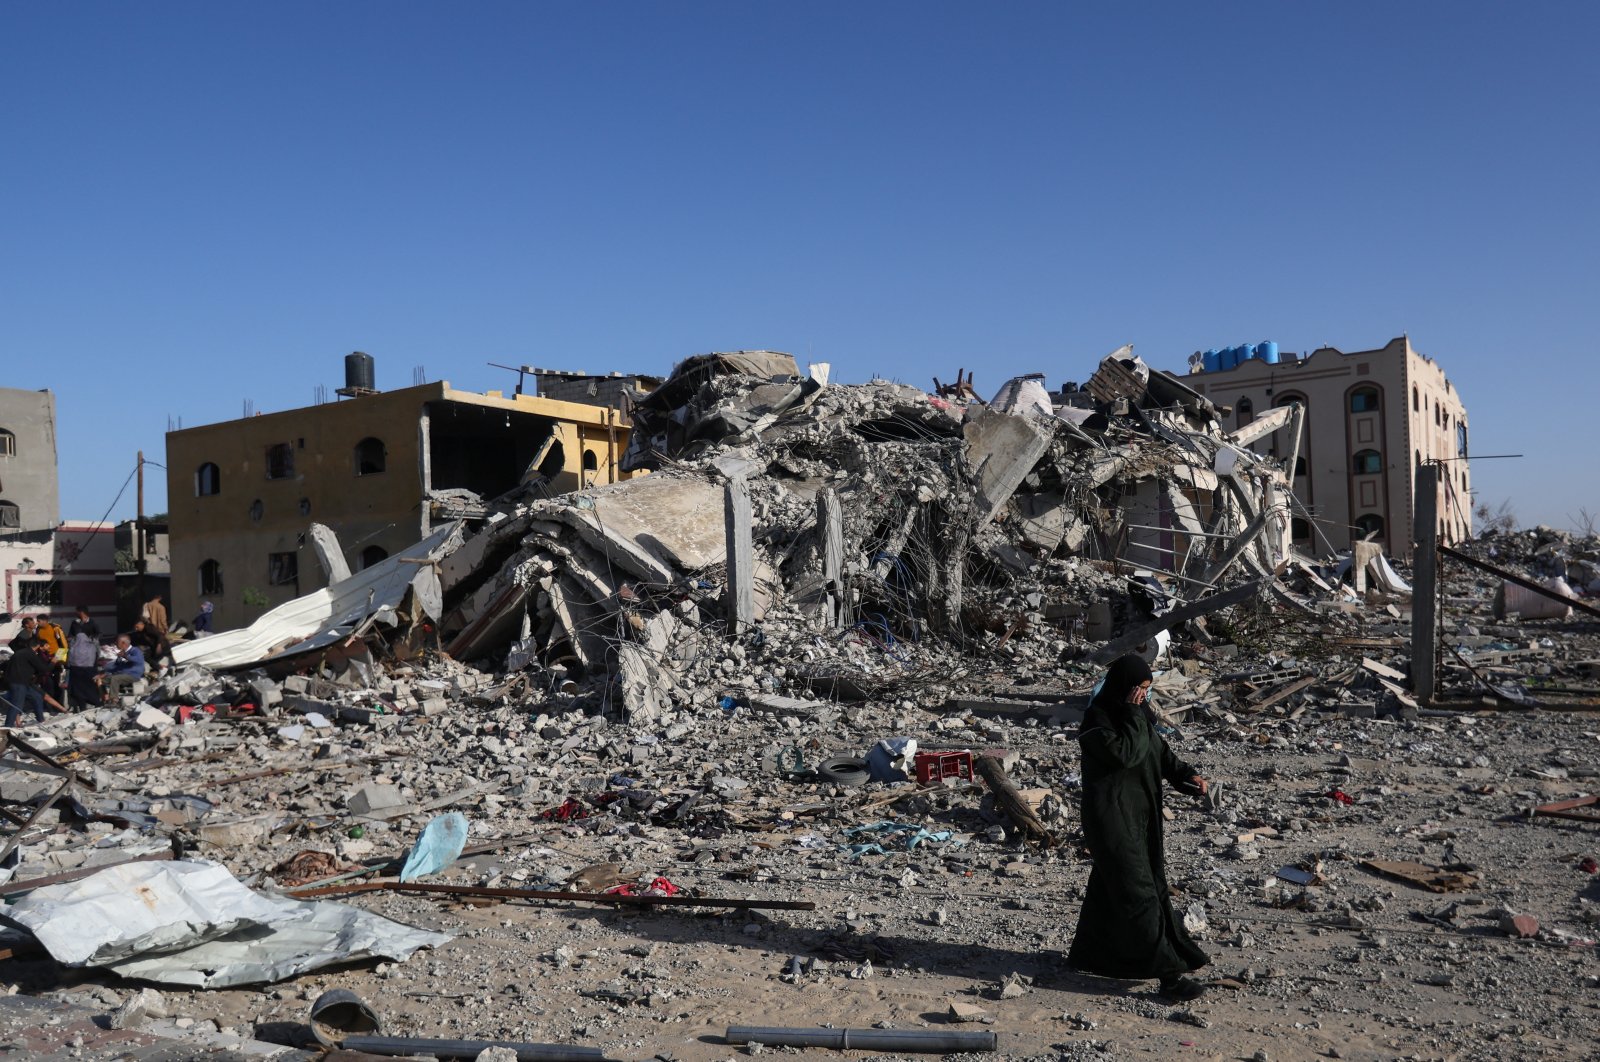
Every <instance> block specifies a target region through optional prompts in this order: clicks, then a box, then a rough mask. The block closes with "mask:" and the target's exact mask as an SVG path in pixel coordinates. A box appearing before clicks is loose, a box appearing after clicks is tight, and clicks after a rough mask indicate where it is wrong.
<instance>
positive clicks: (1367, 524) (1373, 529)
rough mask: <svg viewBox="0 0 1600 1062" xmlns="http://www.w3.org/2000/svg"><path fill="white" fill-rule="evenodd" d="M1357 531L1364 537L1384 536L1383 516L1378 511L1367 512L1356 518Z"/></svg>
mask: <svg viewBox="0 0 1600 1062" xmlns="http://www.w3.org/2000/svg"><path fill="white" fill-rule="evenodd" d="M1356 532H1357V533H1358V534H1359V535H1360V536H1361V537H1362V538H1367V537H1368V536H1371V537H1373V538H1382V537H1383V517H1381V516H1379V515H1378V514H1377V513H1367V514H1366V515H1365V516H1359V517H1357V518H1356Z"/></svg>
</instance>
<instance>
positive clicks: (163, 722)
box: [133, 704, 177, 730]
mask: <svg viewBox="0 0 1600 1062" xmlns="http://www.w3.org/2000/svg"><path fill="white" fill-rule="evenodd" d="M133 725H134V726H136V727H138V728H139V729H141V730H166V729H168V728H169V727H173V726H176V725H177V724H176V723H175V722H174V721H173V718H172V715H171V713H169V712H164V711H162V710H161V709H160V708H152V707H150V706H149V705H148V704H146V705H142V706H140V708H139V712H138V714H137V715H135V716H134V717H133Z"/></svg>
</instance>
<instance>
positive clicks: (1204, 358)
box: [1200, 350, 1222, 372]
mask: <svg viewBox="0 0 1600 1062" xmlns="http://www.w3.org/2000/svg"><path fill="white" fill-rule="evenodd" d="M1200 365H1201V369H1202V371H1204V372H1216V371H1217V370H1218V369H1220V368H1222V354H1221V352H1220V351H1217V350H1208V351H1206V352H1205V353H1204V354H1202V355H1200Z"/></svg>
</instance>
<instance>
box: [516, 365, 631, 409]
mask: <svg viewBox="0 0 1600 1062" xmlns="http://www.w3.org/2000/svg"><path fill="white" fill-rule="evenodd" d="M660 383H661V378H660V377H657V376H640V375H637V374H632V375H622V374H618V375H614V376H609V375H608V376H590V375H587V374H585V373H558V372H552V371H549V370H535V373H534V386H535V387H536V388H537V389H538V394H539V397H540V398H553V399H556V400H557V401H561V402H578V403H582V404H583V405H586V406H613V407H619V408H620V407H621V405H622V398H621V397H620V396H621V395H622V394H624V393H626V394H627V395H628V396H629V397H630V398H634V399H638V398H642V397H644V396H645V395H647V394H649V393H650V392H651V391H652V390H654V389H655V388H656V386H657V385H658V384H660Z"/></svg>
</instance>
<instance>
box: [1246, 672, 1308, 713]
mask: <svg viewBox="0 0 1600 1062" xmlns="http://www.w3.org/2000/svg"><path fill="white" fill-rule="evenodd" d="M1321 677H1322V676H1320V675H1308V676H1307V677H1305V678H1303V679H1301V680H1300V681H1299V682H1291V683H1290V684H1289V685H1287V686H1283V687H1281V688H1280V689H1279V690H1278V692H1277V693H1274V694H1272V695H1271V696H1269V697H1267V698H1266V699H1264V700H1261V701H1256V702H1255V703H1253V704H1251V705H1250V707H1251V709H1252V710H1254V711H1257V712H1264V711H1266V710H1267V709H1268V708H1271V707H1272V706H1273V705H1275V704H1277V703H1278V702H1279V701H1283V700H1286V699H1287V698H1289V697H1292V696H1294V695H1295V694H1297V693H1299V692H1300V691H1301V690H1303V689H1305V688H1306V687H1307V686H1310V685H1311V684H1312V683H1315V682H1317V681H1319V680H1320V679H1321Z"/></svg>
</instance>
